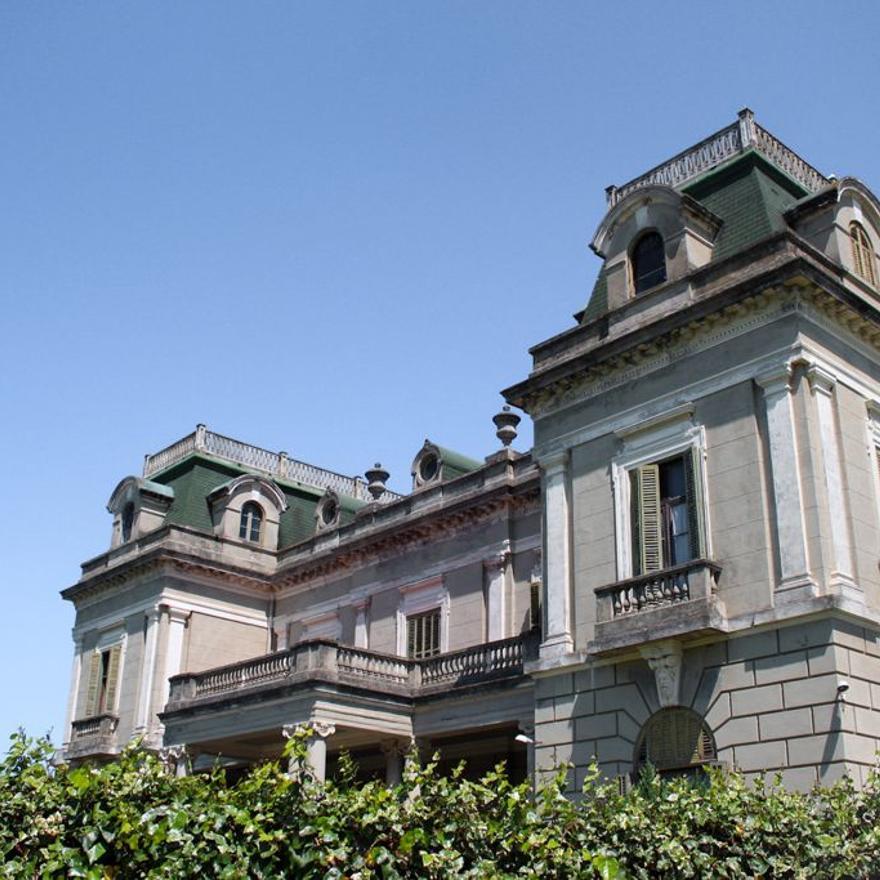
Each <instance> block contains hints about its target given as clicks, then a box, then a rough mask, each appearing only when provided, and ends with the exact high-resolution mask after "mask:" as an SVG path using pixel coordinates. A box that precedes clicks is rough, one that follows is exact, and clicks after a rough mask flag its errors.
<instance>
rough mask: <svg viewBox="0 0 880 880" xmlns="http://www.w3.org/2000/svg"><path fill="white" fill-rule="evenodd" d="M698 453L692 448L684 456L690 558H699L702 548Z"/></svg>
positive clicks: (702, 553)
mask: <svg viewBox="0 0 880 880" xmlns="http://www.w3.org/2000/svg"><path fill="white" fill-rule="evenodd" d="M698 456H699V453H697V452H695V451H694V450H693V449H692V450H691V451H690V452H688V453H686V454H685V457H684V480H685V491H686V493H687V514H688V533H689V534H690V543H691V559H701V558H702V557H703V555H704V550H703V548H704V547H705V541H704V540H703V517H702V494H703V493H702V492H701V485H700V471H699V457H698Z"/></svg>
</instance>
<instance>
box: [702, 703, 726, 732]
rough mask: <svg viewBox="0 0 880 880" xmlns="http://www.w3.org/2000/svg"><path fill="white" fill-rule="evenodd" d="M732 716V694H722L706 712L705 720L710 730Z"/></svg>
mask: <svg viewBox="0 0 880 880" xmlns="http://www.w3.org/2000/svg"><path fill="white" fill-rule="evenodd" d="M728 718H730V694H721V695H720V696H719V697H718V699H717V700H716V701H715V702H714V703H713V704H712V705H711V707H710V708H709V711H708V712H706V714H705V716H704V720H705V722H706V724H708V725H709V729H710V730H714V729H715V728H716V727H720V726H721V725H722V724H724V722H725V721H727V719H728Z"/></svg>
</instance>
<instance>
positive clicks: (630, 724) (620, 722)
mask: <svg viewBox="0 0 880 880" xmlns="http://www.w3.org/2000/svg"><path fill="white" fill-rule="evenodd" d="M641 732H642V725H641V724H637V723H636V721H635V720H634V719H633V718H631V717H630V716H629V715H628V714H627V713H626V712H618V713H617V735H618V736H619V737H621V738H622V739H625V740H628V741H629V742H632V743H634V742H635V741H636V740H637V739H638V738H639V734H640V733H641Z"/></svg>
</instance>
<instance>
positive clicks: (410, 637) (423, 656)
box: [406, 605, 443, 660]
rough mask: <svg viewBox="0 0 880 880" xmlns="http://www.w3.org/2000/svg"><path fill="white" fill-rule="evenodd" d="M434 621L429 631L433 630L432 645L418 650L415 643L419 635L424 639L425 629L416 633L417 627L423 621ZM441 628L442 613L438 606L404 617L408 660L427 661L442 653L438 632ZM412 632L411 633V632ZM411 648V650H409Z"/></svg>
mask: <svg viewBox="0 0 880 880" xmlns="http://www.w3.org/2000/svg"><path fill="white" fill-rule="evenodd" d="M429 620H432V621H436V622H435V623H434V624H433V626H432V627H431V629H432V630H433V633H432V635H433V638H432V642H433V645H432V646H431V647H428V648H425V647H424V646H423V647H422V649H421V650H418V648H417V643H418V639H419V635H421V636H422V637H423V639H424V636H425V627H422V631H421V633H419V632H418V626H419V623H420V622H423V621H429ZM442 627H443V612H442V609H441V608H440V606H439V605H436V606H435V607H433V608H429V609H428V610H427V611H419V612H417V613H415V614H408V615H407V616H406V657H407V659H408V660H429V659H430V658H431V657H437V656H438V655H439V654H441V653H443V652H442V648H441V642H440V631H441V629H442ZM411 630H412V631H411ZM411 647H412V650H410V648H411Z"/></svg>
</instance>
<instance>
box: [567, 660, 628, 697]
mask: <svg viewBox="0 0 880 880" xmlns="http://www.w3.org/2000/svg"><path fill="white" fill-rule="evenodd" d="M574 683H575V690H576V691H578V692H580V691H593V690H598V689H599V688H606V687H612V686H613V685H615V684H616V683H617V682H616V681H615V672H614V665H613V664H609V665H607V666H593V667H591V668H590V669H582V670H581V671H580V672H576V673H575V674H574Z"/></svg>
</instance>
